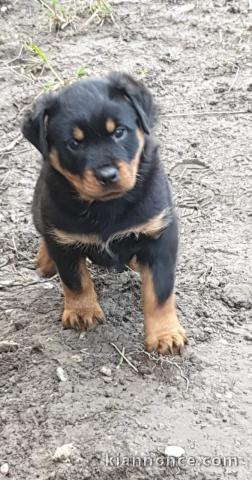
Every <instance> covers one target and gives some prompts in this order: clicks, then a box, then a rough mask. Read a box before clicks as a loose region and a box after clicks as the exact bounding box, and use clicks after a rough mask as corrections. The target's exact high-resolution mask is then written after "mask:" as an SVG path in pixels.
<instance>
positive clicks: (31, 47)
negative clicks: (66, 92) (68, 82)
mask: <svg viewBox="0 0 252 480" xmlns="http://www.w3.org/2000/svg"><path fill="white" fill-rule="evenodd" d="M25 48H26V50H27V51H28V52H30V53H31V54H32V55H33V56H34V57H35V58H37V59H38V60H40V61H41V63H42V64H43V65H45V66H46V67H47V68H48V69H49V70H50V71H51V73H52V74H53V77H54V79H56V80H57V83H58V84H59V86H62V85H64V80H62V78H61V77H60V76H59V74H58V73H57V72H56V70H55V69H54V68H53V66H52V65H51V63H50V62H49V61H48V59H47V57H46V55H45V54H44V53H43V52H42V50H40V48H39V47H38V46H37V45H36V44H35V43H33V42H31V43H26V45H25Z"/></svg>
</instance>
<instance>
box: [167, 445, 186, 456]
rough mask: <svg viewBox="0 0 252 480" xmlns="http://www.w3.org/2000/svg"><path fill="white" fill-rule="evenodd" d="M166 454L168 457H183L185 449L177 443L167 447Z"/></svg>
mask: <svg viewBox="0 0 252 480" xmlns="http://www.w3.org/2000/svg"><path fill="white" fill-rule="evenodd" d="M165 455H167V457H175V458H179V457H182V455H185V450H184V449H183V448H182V447H178V446H176V445H168V446H167V447H165Z"/></svg>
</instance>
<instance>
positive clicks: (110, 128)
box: [106, 118, 116, 133]
mask: <svg viewBox="0 0 252 480" xmlns="http://www.w3.org/2000/svg"><path fill="white" fill-rule="evenodd" d="M106 129H107V131H108V132H109V133H113V132H114V130H115V129H116V124H115V122H114V120H112V118H108V119H107V121H106Z"/></svg>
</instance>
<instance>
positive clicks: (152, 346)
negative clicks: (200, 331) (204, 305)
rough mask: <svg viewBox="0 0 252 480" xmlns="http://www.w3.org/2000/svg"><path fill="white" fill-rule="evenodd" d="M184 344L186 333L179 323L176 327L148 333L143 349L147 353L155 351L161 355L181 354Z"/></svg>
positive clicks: (185, 342)
mask: <svg viewBox="0 0 252 480" xmlns="http://www.w3.org/2000/svg"><path fill="white" fill-rule="evenodd" d="M186 344H187V338H186V333H185V330H184V328H183V327H181V325H180V324H179V322H177V325H172V326H171V327H169V326H167V328H164V329H162V330H157V331H153V332H151V333H149V334H148V335H147V336H146V340H145V348H146V350H147V351H148V352H151V351H157V352H158V353H162V354H166V353H181V352H182V350H183V348H184V346H185V345H186Z"/></svg>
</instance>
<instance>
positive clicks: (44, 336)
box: [0, 0, 252, 480]
mask: <svg viewBox="0 0 252 480" xmlns="http://www.w3.org/2000/svg"><path fill="white" fill-rule="evenodd" d="M47 3H48V5H50V4H51V2H49V1H47ZM88 3H89V2H83V1H77V0H76V1H75V2H69V1H68V2H61V4H60V5H58V7H57V8H58V9H59V10H57V12H58V13H57V15H58V16H59V17H60V18H58V17H57V15H55V14H53V13H50V12H49V10H48V9H47V8H46V7H45V6H44V5H43V2H40V1H35V0H33V1H28V0H22V1H21V0H15V1H14V0H13V1H11V0H10V1H8V2H6V1H1V2H0V13H1V20H0V62H1V63H0V89H1V96H0V105H1V114H0V117H1V146H0V204H1V208H0V219H1V233H0V249H1V258H0V316H1V342H0V373H1V377H0V392H1V394H0V405H1V408H0V432H1V434H0V468H1V470H0V478H1V480H2V479H4V478H10V479H13V480H14V479H15V480H35V479H40V480H53V479H55V480H69V479H74V480H88V479H90V480H91V479H92V480H93V479H102V480H103V479H104V480H106V479H114V480H120V479H130V480H138V479H139V480H140V479H155V480H161V479H168V478H169V479H173V478H179V479H180V480H194V479H197V480H222V479H229V480H250V479H251V475H252V470H251V469H252V467H251V465H250V464H249V457H250V454H251V451H252V436H251V425H252V424H251V420H252V419H251V353H252V350H251V342H252V330H251V323H250V322H251V308H252V293H251V288H252V287H251V262H252V258H251V246H252V245H251V237H252V235H251V215H252V206H251V194H252V181H251V179H252V162H251V143H252V142H251V141H252V135H251V128H252V123H251V122H252V115H251V113H252V109H251V96H252V77H251V67H252V60H251V51H252V50H251V35H252V10H249V6H250V7H251V8H252V5H251V1H250V2H249V1H247V0H246V1H245V0H244V1H243V0H240V1H232V0H231V1H229V0H216V1H214V0H192V2H188V1H175V0H174V1H171V0H170V1H162V0H160V1H155V2H152V1H151V0H147V1H134V2H133V1H121V0H119V1H113V2H111V7H112V10H111V11H109V9H108V8H107V7H106V8H105V7H104V8H105V12H104V9H103V10H102V11H101V12H100V13H97V14H94V11H93V10H92V12H91V11H89V10H88V9H87V6H88ZM62 4H64V5H65V9H62V8H61V7H62ZM104 16H105V18H104ZM56 17H57V18H56ZM91 17H92V18H91ZM64 20H65V23H68V24H67V25H65V24H64ZM60 28H63V29H62V30H60ZM56 30H58V31H56ZM32 43H34V44H35V45H37V46H38V47H39V48H40V49H41V51H42V52H43V53H44V54H45V55H46V60H47V64H46V63H45V62H43V61H42V59H41V57H39V55H37V54H36V53H35V52H34V51H32V46H31V45H32ZM27 45H28V46H27ZM33 50H34V49H33ZM112 69H113V70H114V69H120V70H124V71H127V72H130V73H131V74H133V75H134V76H136V77H137V78H141V79H142V80H144V82H145V83H146V85H147V86H148V87H149V88H150V89H151V91H152V92H153V95H154V97H155V99H156V102H157V104H158V110H159V119H158V122H157V125H156V128H155V132H154V135H155V137H156V139H157V142H158V144H159V146H160V154H161V156H162V161H163V163H164V165H165V168H166V172H167V176H168V177H169V178H170V181H171V183H172V189H173V193H174V200H175V204H176V208H177V212H178V216H179V220H180V253H179V261H178V269H177V284H176V291H177V303H178V312H179V316H180V319H181V322H182V324H183V325H184V326H185V328H186V329H187V332H188V337H189V345H188V347H187V348H186V350H185V352H184V354H183V355H182V356H168V357H162V356H158V355H155V354H151V355H150V354H147V353H145V352H144V349H143V341H144V338H143V318H142V313H141V308H140V284H139V278H138V276H137V274H135V273H133V272H130V271H129V272H123V273H119V274H115V273H113V272H109V271H106V270H105V269H99V268H96V267H94V266H91V270H92V275H93V278H94V281H95V284H96V288H97V292H98V295H99V298H100V302H101V305H102V307H103V309H104V312H105V314H106V323H105V324H104V325H103V326H100V327H99V328H97V329H96V330H94V331H91V332H88V333H84V334H81V335H80V334H79V333H78V332H76V331H70V330H67V331H63V330H62V328H61V325H60V322H59V318H60V315H61V311H62V302H63V298H62V291H61V288H60V283H59V279H58V278H57V277H55V278H53V279H51V280H42V279H40V278H39V277H38V275H37V273H36V271H35V269H34V263H33V259H34V256H35V253H36V249H37V245H38V234H37V233H36V231H35V229H34V227H33V224H32V219H31V199H32V194H33V189H34V185H35V182H36V178H37V177H38V173H39V169H40V159H39V154H38V152H36V151H35V149H34V148H33V147H32V146H31V145H29V144H28V142H27V141H25V140H24V139H23V138H22V136H20V123H21V120H22V117H23V115H24V112H25V110H26V108H29V106H30V104H31V103H32V101H33V100H34V98H35V97H37V96H38V95H40V94H41V92H43V91H44V90H45V89H47V88H53V89H54V88H58V87H59V86H60V83H62V82H63V81H64V82H69V81H71V80H72V79H73V78H76V76H78V75H82V74H83V75H84V76H89V75H93V74H95V75H97V74H102V73H105V72H108V71H110V70H112ZM117 349H119V351H121V352H122V351H124V354H125V356H126V358H127V360H128V361H129V363H127V362H126V361H122V357H121V355H120V353H118V350H117ZM65 445H67V447H64V446H65ZM169 446H173V447H174V446H175V447H180V450H178V449H177V450H176V451H175V454H176V455H177V456H178V457H177V458H176V459H174V458H173V457H171V456H169V452H171V454H172V455H173V454H174V449H172V450H169V449H168V450H167V447H169ZM61 447H64V448H63V451H62V449H61ZM6 464H7V465H6Z"/></svg>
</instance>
